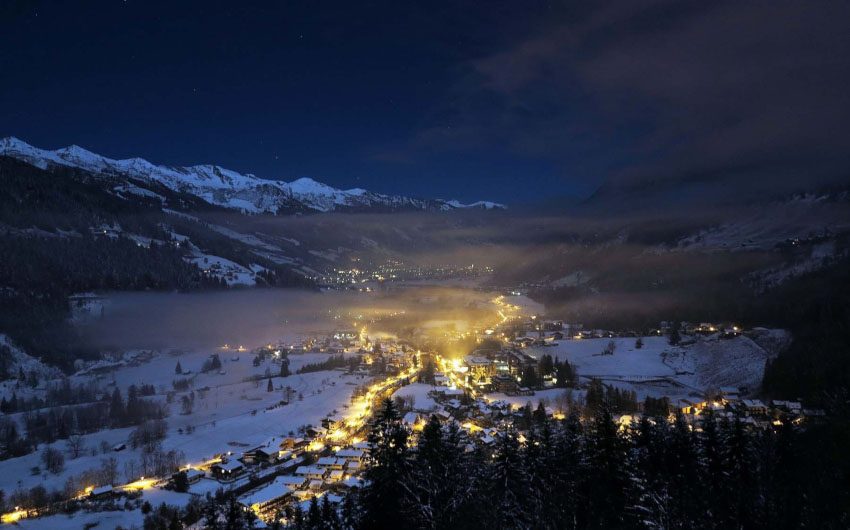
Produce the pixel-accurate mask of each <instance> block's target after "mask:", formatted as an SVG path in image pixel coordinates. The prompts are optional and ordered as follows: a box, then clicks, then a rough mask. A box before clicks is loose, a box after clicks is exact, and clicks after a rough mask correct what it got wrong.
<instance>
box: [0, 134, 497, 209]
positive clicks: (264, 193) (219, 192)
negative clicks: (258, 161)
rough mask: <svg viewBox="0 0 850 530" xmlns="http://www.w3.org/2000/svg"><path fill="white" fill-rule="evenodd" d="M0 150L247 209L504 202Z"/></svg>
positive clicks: (22, 146)
mask: <svg viewBox="0 0 850 530" xmlns="http://www.w3.org/2000/svg"><path fill="white" fill-rule="evenodd" d="M0 155H6V156H11V157H14V158H18V159H20V160H23V161H25V162H27V163H29V164H32V165H34V166H37V167H40V168H42V169H49V168H51V167H55V166H66V167H73V168H78V169H83V170H85V171H88V172H91V173H96V174H98V175H101V176H103V177H106V178H108V179H114V180H118V181H120V180H122V179H123V180H126V179H132V180H133V182H134V185H136V184H139V183H140V182H149V183H151V184H155V185H157V186H165V187H166V188H168V189H171V190H174V191H177V192H180V193H188V194H191V195H195V196H196V197H199V198H201V199H203V200H204V201H206V202H208V203H210V204H214V205H217V206H222V207H224V208H230V209H234V210H239V211H242V212H244V213H280V212H284V211H293V210H294V211H303V210H307V211H311V210H312V211H316V212H331V211H369V210H381V211H397V210H454V209H458V208H481V209H487V210H489V209H493V208H504V206H503V205H501V204H497V203H491V202H487V201H479V202H475V203H472V204H468V205H467V204H461V203H460V202H458V201H443V200H439V199H432V200H427V199H416V198H411V197H405V196H398V195H383V194H380V193H373V192H369V191H367V190H364V189H362V188H352V189H349V190H341V189H337V188H334V187H332V186H329V185H327V184H324V183H322V182H318V181H317V180H314V179H312V178H310V177H301V178H299V179H296V180H294V181H292V182H289V183H287V182H283V181H279V180H267V179H262V178H259V177H256V176H254V175H252V174H250V173H244V174H243V173H239V172H237V171H233V170H230V169H227V168H223V167H221V166H218V165H215V164H201V165H195V166H188V167H172V166H159V165H155V164H152V163H151V162H148V161H147V160H145V159H143V158H128V159H124V160H113V159H111V158H107V157H105V156H102V155H99V154H97V153H93V152H91V151H89V150H87V149H85V148H83V147H80V146H78V145H70V146H68V147H63V148H61V149H56V150H54V151H50V150H45V149H39V148H37V147H33V146H32V145H30V144H28V143H26V142H24V141H23V140H20V139H19V138H16V137H14V136H9V137H6V138H3V139H2V140H0Z"/></svg>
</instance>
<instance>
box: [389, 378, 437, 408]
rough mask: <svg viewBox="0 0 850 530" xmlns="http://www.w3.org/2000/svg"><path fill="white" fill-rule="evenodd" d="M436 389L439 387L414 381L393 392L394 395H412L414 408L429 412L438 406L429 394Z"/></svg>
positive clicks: (395, 396) (394, 396)
mask: <svg viewBox="0 0 850 530" xmlns="http://www.w3.org/2000/svg"><path fill="white" fill-rule="evenodd" d="M436 389H437V387H435V386H433V385H428V384H425V383H413V384H410V385H407V386H403V387H401V388H399V389H398V390H396V391H395V393H393V396H392V397H393V398H397V397H412V398H413V409H414V410H417V411H420V412H428V411H432V410H434V409H436V408H437V403H436V402H435V401H434V399H433V398H432V397H431V396H429V395H428V393H429V392H431V391H433V390H436Z"/></svg>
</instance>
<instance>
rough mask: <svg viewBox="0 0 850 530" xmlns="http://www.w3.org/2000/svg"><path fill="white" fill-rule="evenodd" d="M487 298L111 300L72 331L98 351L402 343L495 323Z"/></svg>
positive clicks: (134, 296)
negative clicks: (343, 339)
mask: <svg viewBox="0 0 850 530" xmlns="http://www.w3.org/2000/svg"><path fill="white" fill-rule="evenodd" d="M493 297H494V294H493V293H486V292H481V291H475V290H472V289H462V288H446V287H405V288H402V289H398V288H396V289H393V290H387V291H381V292H372V293H357V292H351V291H330V292H316V291H306V290H295V289H245V290H232V291H220V292H213V293H190V294H182V293H111V294H108V295H106V301H105V304H104V309H103V311H102V314H101V311H99V310H97V309H96V310H94V311H93V312H92V315H91V316H90V317H88V318H87V319H85V320H84V321H83V322H81V323H80V324H79V327H80V329H81V331H82V333H83V335H84V336H85V337H86V339H87V340H88V341H89V342H90V343H91V344H92V345H93V346H95V347H97V348H100V349H134V348H152V349H170V348H176V349H184V350H192V349H207V348H215V347H218V346H221V345H223V344H230V345H231V346H234V347H235V346H236V345H244V346H245V347H248V348H251V347H256V346H259V345H262V344H268V343H274V342H277V341H280V340H286V341H291V340H294V339H296V338H297V337H298V336H300V335H307V334H313V333H326V332H330V331H333V330H337V329H358V330H359V329H361V328H362V327H363V326H365V327H366V328H367V329H368V331H369V334H370V335H373V334H376V333H377V334H386V335H401V336H405V337H412V336H416V335H418V334H421V333H431V334H435V333H442V332H444V331H446V330H452V331H458V332H463V331H465V330H467V329H471V328H476V327H482V326H486V325H488V324H492V323H493V322H494V321H495V320H496V316H495V314H496V313H495V308H494V307H493V306H492V304H490V300H492V298H493Z"/></svg>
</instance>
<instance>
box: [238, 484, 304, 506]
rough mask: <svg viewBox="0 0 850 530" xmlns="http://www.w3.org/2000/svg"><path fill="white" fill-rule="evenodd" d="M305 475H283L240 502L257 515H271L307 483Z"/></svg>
mask: <svg viewBox="0 0 850 530" xmlns="http://www.w3.org/2000/svg"><path fill="white" fill-rule="evenodd" d="M306 482H307V481H306V479H304V478H303V477H295V476H292V475H283V476H280V477H276V478H275V479H274V480H273V481H272V482H271V483H269V484H267V485H265V486H263V487H262V488H260V489H258V490H255V491H254V492H252V493H250V494H249V495H246V496H244V497H242V498H240V499H239V502H240V503H241V504H242V505H243V506H246V507H248V508H250V509H251V510H253V511H254V513H256V514H257V515H260V516H265V515H271V514H274V513H275V512H277V511H279V510H280V509H281V508H282V505H283V504H284V503H285V502H286V501H287V500H288V498H289V496H290V495H291V494H292V492H294V491H295V490H297V489H298V488H300V487H302V486H303V485H304V483H306Z"/></svg>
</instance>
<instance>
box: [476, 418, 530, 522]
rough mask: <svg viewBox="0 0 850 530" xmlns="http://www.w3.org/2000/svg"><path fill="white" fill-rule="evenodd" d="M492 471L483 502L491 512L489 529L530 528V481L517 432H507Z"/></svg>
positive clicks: (495, 456)
mask: <svg viewBox="0 0 850 530" xmlns="http://www.w3.org/2000/svg"><path fill="white" fill-rule="evenodd" d="M488 468H489V473H488V474H487V477H486V478H487V483H486V484H485V485H484V491H483V499H486V502H487V503H489V504H490V505H491V508H490V510H489V512H488V513H487V519H486V522H487V525H486V527H487V528H493V529H516V528H528V527H529V521H530V517H529V512H528V509H529V505H528V502H529V477H528V470H527V469H526V468H525V465H524V463H523V459H522V455H521V453H520V448H519V441H518V439H517V432H516V431H515V430H513V429H507V430H506V431H505V432H502V433H500V435H499V438H498V442H497V446H496V452H495V453H494V455H493V459H492V463H491V464H490V465H489V466H488ZM482 526H484V525H482Z"/></svg>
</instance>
